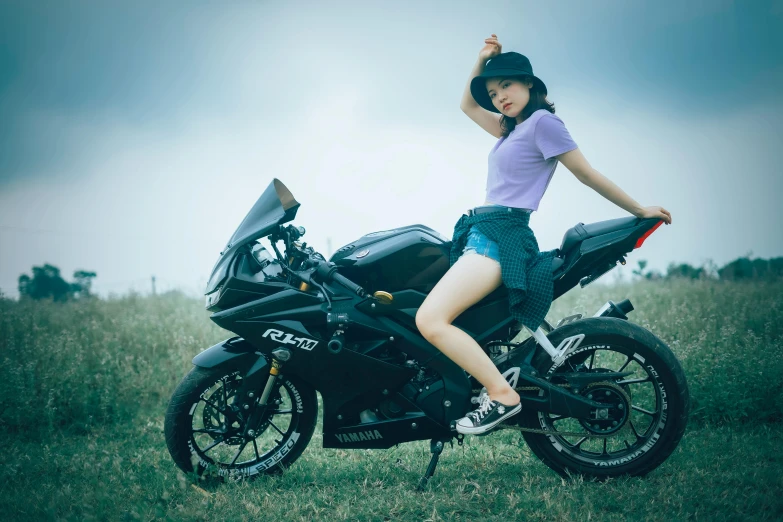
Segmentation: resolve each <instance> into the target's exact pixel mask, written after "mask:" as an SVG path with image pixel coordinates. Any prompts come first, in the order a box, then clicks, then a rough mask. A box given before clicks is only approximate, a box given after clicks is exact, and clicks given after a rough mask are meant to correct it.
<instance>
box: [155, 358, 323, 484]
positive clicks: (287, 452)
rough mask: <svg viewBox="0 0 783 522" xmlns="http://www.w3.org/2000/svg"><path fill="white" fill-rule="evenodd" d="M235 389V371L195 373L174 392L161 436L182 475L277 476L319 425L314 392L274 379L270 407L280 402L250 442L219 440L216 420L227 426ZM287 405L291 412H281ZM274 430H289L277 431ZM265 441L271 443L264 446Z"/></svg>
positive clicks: (288, 380) (198, 370)
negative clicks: (163, 436) (226, 420)
mask: <svg viewBox="0 0 783 522" xmlns="http://www.w3.org/2000/svg"><path fill="white" fill-rule="evenodd" d="M239 383H241V372H240V371H238V370H236V369H227V368H212V369H205V368H200V367H194V368H193V369H192V370H191V371H190V373H188V374H187V375H186V376H185V378H184V379H183V380H182V382H180V383H179V385H178V386H177V388H176V390H175V391H174V394H173V396H172V397H171V401H170V402H169V406H168V409H167V410H166V419H165V423H164V433H165V436H166V445H167V446H168V450H169V453H170V454H171V457H172V458H173V459H174V462H175V463H176V464H177V466H178V467H179V468H180V469H181V470H183V471H184V472H186V473H190V472H194V471H195V472H196V473H197V474H199V475H203V474H205V473H207V474H215V475H217V476H221V477H233V478H239V477H256V476H258V475H259V474H261V473H263V474H269V475H271V474H280V473H282V472H283V471H284V470H285V469H287V468H288V467H289V466H290V465H291V464H293V462H294V461H295V460H296V459H297V458H299V456H300V455H301V454H302V452H303V451H304V449H305V448H306V447H307V444H308V443H309V442H310V439H311V437H312V436H313V431H314V430H315V425H316V421H317V419H318V399H317V397H316V393H315V390H314V389H312V388H311V387H310V386H308V385H306V384H305V383H304V382H302V381H301V380H300V379H297V378H296V377H295V376H286V375H280V376H278V377H277V381H276V382H275V386H274V388H273V390H272V393H271V394H270V397H269V399H268V404H274V402H273V401H276V400H280V401H281V402H280V403H279V404H277V405H276V406H275V410H274V411H273V410H271V409H270V410H269V413H268V414H265V415H264V416H263V417H262V418H261V419H259V422H257V423H256V431H257V433H256V434H255V437H254V438H252V439H251V440H247V439H243V438H242V437H241V436H233V437H232V436H228V435H227V434H218V431H219V430H220V429H221V427H220V423H221V420H220V419H221V418H222V419H223V421H222V424H223V425H224V426H225V425H226V424H228V423H227V422H225V419H226V417H225V415H223V414H222V413H221V412H222V411H227V410H224V409H223V408H225V404H231V403H232V394H233V393H234V392H235V391H236V388H237V387H238V384H239ZM260 391H261V390H259V393H258V395H260ZM286 402H288V403H290V407H289V408H288V409H289V410H290V411H289V412H286V411H285V408H284V406H283V404H285V403H286ZM221 416H222V417H221ZM289 416H290V417H289ZM286 417H289V419H288V420H286ZM194 423H195V425H196V426H198V424H199V423H200V424H201V427H194ZM277 424H280V425H283V426H286V424H287V426H286V427H285V429H280V427H279V426H278V425H277ZM237 425H239V423H237ZM224 426H223V427H224ZM235 428H237V426H235ZM276 430H277V431H276ZM281 432H282V435H283V436H282V437H281V439H280V440H279V441H278V440H276V437H277V436H278V435H279V434H280V433H281ZM218 439H222V440H218ZM268 439H269V440H274V442H269V443H268V444H267V443H266V441H267V440H268ZM243 443H244V446H243V447H242V448H241V449H240V446H242V445H243ZM262 444H263V445H262ZM267 446H269V447H268V448H267ZM218 448H219V449H218ZM237 451H238V453H236V457H234V458H233V462H231V455H232V454H233V453H235V452H237ZM226 454H227V455H228V456H227V457H225V458H224V457H223V455H226ZM246 457H249V458H248V460H245V458H246Z"/></svg>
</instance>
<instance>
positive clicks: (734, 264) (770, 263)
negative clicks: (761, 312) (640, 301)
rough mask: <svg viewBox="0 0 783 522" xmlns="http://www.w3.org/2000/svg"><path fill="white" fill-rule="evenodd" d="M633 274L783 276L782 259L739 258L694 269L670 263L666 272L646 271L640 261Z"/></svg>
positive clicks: (647, 276) (665, 276)
mask: <svg viewBox="0 0 783 522" xmlns="http://www.w3.org/2000/svg"><path fill="white" fill-rule="evenodd" d="M638 263H639V267H638V268H636V269H634V270H633V274H634V275H636V276H639V277H641V278H643V279H649V280H659V279H676V278H681V279H720V280H724V281H737V280H743V279H774V278H778V277H782V276H783V257H775V258H772V259H761V258H757V259H750V258H749V257H740V258H738V259H735V260H734V261H731V262H730V263H727V264H725V265H724V266H722V267H718V266H717V265H716V264H715V263H714V262H713V261H712V260H707V262H706V263H704V264H703V265H701V266H698V267H695V266H692V265H689V264H688V263H679V264H677V263H670V264H669V266H668V267H667V268H666V272H665V273H662V272H660V271H658V270H646V268H647V261H646V260H644V259H642V260H640V261H639V262H638Z"/></svg>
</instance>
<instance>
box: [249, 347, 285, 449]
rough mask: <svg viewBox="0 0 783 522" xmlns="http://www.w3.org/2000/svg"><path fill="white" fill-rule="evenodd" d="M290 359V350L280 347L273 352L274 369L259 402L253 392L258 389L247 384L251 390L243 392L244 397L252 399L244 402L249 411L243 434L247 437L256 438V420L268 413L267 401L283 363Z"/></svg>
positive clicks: (270, 369)
mask: <svg viewBox="0 0 783 522" xmlns="http://www.w3.org/2000/svg"><path fill="white" fill-rule="evenodd" d="M290 358H291V350H289V349H288V348H283V347H280V348H276V349H274V350H272V367H271V368H269V377H268V378H267V380H266V385H265V386H264V391H262V392H261V397H260V398H259V399H258V401H255V400H253V399H254V396H255V392H254V391H253V390H254V389H257V388H256V384H255V383H253V384H250V383H247V384H248V385H250V389H248V390H243V392H244V393H243V394H242V396H243V397H247V398H248V399H250V400H249V401H242V402H244V404H243V405H242V408H243V409H244V410H247V413H248V416H247V422H245V426H244V429H243V433H242V434H243V435H244V436H245V437H250V438H252V437H255V435H256V433H254V431H253V430H254V428H253V427H254V426H255V425H256V424H257V422H256V420H257V419H258V416H259V415H263V414H264V412H266V408H267V401H268V400H269V396H270V395H271V394H272V390H273V389H274V386H275V382H276V381H277V377H278V376H279V375H280V369H281V368H282V367H283V363H284V362H285V361H287V360H289V359H290Z"/></svg>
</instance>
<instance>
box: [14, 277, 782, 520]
mask: <svg viewBox="0 0 783 522" xmlns="http://www.w3.org/2000/svg"><path fill="white" fill-rule="evenodd" d="M782 296H783V281H772V282H753V283H726V282H717V281H691V280H683V281H668V282H647V281H645V282H640V283H636V284H634V285H630V284H628V285H617V286H614V287H604V286H598V285H594V286H589V287H587V288H585V289H574V290H572V291H571V292H569V293H568V294H566V295H565V296H563V297H562V298H561V299H559V300H558V301H556V302H555V303H554V304H553V306H552V309H551V310H550V312H549V319H550V321H553V322H556V321H557V320H558V319H559V318H560V317H563V316H565V315H569V314H571V313H577V312H579V313H583V314H585V315H592V314H593V313H594V312H595V310H597V309H598V308H599V307H600V306H601V305H602V304H603V303H604V302H605V301H606V300H607V299H612V300H614V301H620V300H622V299H623V298H625V297H628V298H630V299H631V301H632V302H633V304H634V306H635V307H636V310H635V311H634V312H632V313H631V314H630V319H631V320H632V321H633V322H636V323H638V324H640V325H642V326H644V327H646V328H648V329H650V330H651V331H652V332H653V333H655V334H656V335H657V336H658V337H660V338H661V339H663V341H664V342H666V343H667V344H669V345H670V346H671V348H672V350H673V351H674V353H675V354H676V355H677V357H678V358H679V359H680V361H681V362H682V364H683V367H684V369H685V372H686V375H687V377H688V384H689V386H690V391H691V397H692V402H693V404H692V411H691V419H690V423H689V426H688V430H687V431H686V434H685V436H684V438H683V440H682V442H681V443H680V445H679V447H678V448H677V450H676V451H675V452H674V454H673V455H672V456H671V457H670V458H669V459H668V460H667V461H666V462H664V463H663V464H662V465H661V466H660V467H659V468H657V469H656V470H655V471H653V472H652V473H650V474H649V475H648V476H647V477H645V478H632V479H627V478H624V479H614V480H609V481H607V482H605V483H596V482H589V481H583V480H580V479H572V480H563V479H561V478H560V477H559V476H558V475H556V474H555V473H554V472H552V471H551V470H550V469H549V468H547V467H546V466H544V465H543V464H542V463H541V462H539V461H538V460H537V459H536V458H535V457H533V456H532V454H531V453H530V451H529V450H528V449H527V447H526V446H525V445H524V443H523V442H521V437H520V436H519V434H518V433H514V432H512V431H507V430H506V431H498V432H495V433H493V434H492V435H490V436H487V437H481V438H471V437H467V438H466V440H465V445H464V446H462V447H458V446H456V445H455V446H454V448H453V449H452V448H451V447H450V446H448V445H447V446H446V449H445V450H444V452H443V454H442V456H441V459H440V463H439V465H438V470H437V471H436V473H435V476H434V477H433V479H432V480H431V481H430V485H429V487H428V490H427V491H425V492H423V493H415V492H413V488H414V486H415V485H416V483H417V482H418V479H419V477H421V475H422V474H423V473H424V471H425V469H426V465H427V463H428V461H429V442H428V441H417V442H413V443H406V444H402V445H400V446H398V447H395V448H392V449H389V450H339V449H323V448H321V447H320V446H321V442H322V439H321V435H320V426H321V421H320V417H319V424H318V427H317V428H316V433H315V435H314V436H313V439H312V441H311V442H310V445H309V447H308V448H307V449H306V450H305V452H304V454H303V455H302V456H301V457H300V458H299V460H297V461H296V462H295V463H294V465H293V466H292V467H291V468H290V469H289V470H288V471H287V472H286V473H285V474H284V475H282V476H279V477H261V478H260V479H258V480H255V481H252V482H238V483H234V482H232V483H226V484H214V483H206V482H203V481H202V482H195V481H194V480H192V479H191V478H190V477H186V476H185V475H183V474H182V473H181V472H179V471H178V469H177V468H176V467H175V466H174V464H173V462H172V461H171V459H170V457H169V455H168V452H167V451H166V446H165V442H164V439H163V433H162V432H163V413H164V411H165V408H166V403H167V400H168V397H169V396H170V394H171V392H172V391H173V389H174V387H175V386H176V384H177V383H178V382H179V380H180V379H181V378H182V376H183V375H184V374H185V373H186V372H187V371H188V370H189V369H190V367H191V363H190V360H191V358H192V357H193V356H194V355H195V354H197V353H198V352H200V351H201V350H203V349H204V348H206V347H208V346H210V345H211V344H213V343H215V342H217V341H220V340H222V339H225V338H226V337H229V336H231V335H232V334H231V333H229V332H226V331H224V330H221V329H220V328H218V327H217V326H215V325H214V324H213V323H212V322H211V321H209V319H208V313H207V312H206V311H204V310H203V308H202V303H201V302H200V301H197V300H193V299H188V298H186V297H184V296H182V295H180V294H177V293H170V294H166V295H161V296H157V297H140V296H133V295H132V296H129V297H124V298H121V299H114V300H109V301H89V302H81V303H69V304H65V305H60V304H54V303H50V302H37V303H28V302H23V303H19V302H15V301H10V300H3V299H0V343H1V344H0V347H1V348H2V351H0V354H1V356H2V365H1V366H0V435H1V436H2V440H3V441H4V442H3V444H2V451H0V513H1V514H2V516H1V517H2V518H3V519H8V520H37V519H61V520H150V519H170V520H274V519H278V520H510V519H515V520H627V519H630V520H710V521H712V520H748V519H750V520H780V519H783V498H781V497H782V495H781V494H782V493H783V476H782V475H781V471H783V453H782V452H781V451H780V447H781V444H783V429H781V428H783V391H781V390H783V324H781V318H782V317H783V316H782V315H781V309H782V308H783V297H782ZM319 400H320V398H319Z"/></svg>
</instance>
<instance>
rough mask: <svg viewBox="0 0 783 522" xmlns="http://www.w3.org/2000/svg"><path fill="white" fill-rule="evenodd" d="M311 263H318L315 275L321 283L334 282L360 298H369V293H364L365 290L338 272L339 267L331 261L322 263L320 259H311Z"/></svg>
mask: <svg viewBox="0 0 783 522" xmlns="http://www.w3.org/2000/svg"><path fill="white" fill-rule="evenodd" d="M310 263H311V264H312V263H317V265H316V269H315V271H314V272H313V275H314V276H317V277H318V279H320V280H321V281H325V282H328V281H334V282H335V283H339V284H340V285H342V286H344V287H345V288H347V289H348V290H350V291H351V292H353V293H355V294H356V295H358V296H359V297H367V292H365V291H364V288H362V287H361V286H359V285H357V284H356V283H354V282H353V281H351V280H350V279H348V278H347V277H345V276H344V275H342V274H340V273H339V272H337V266H336V265H335V264H334V263H332V262H331V261H321V260H320V259H312V258H311V259H310Z"/></svg>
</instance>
